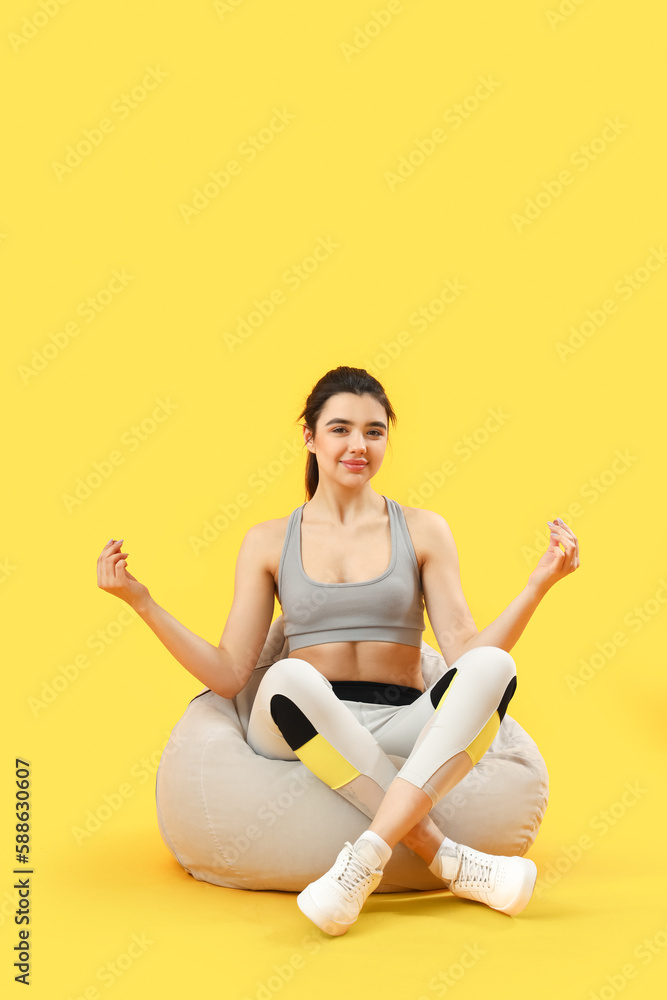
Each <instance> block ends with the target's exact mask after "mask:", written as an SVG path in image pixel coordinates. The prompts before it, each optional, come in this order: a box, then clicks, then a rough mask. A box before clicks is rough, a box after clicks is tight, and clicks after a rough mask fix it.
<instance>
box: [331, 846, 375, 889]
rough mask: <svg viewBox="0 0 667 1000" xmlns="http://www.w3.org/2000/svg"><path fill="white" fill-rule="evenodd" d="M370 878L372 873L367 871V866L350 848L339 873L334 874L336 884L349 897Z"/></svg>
mask: <svg viewBox="0 0 667 1000" xmlns="http://www.w3.org/2000/svg"><path fill="white" fill-rule="evenodd" d="M371 877H372V872H370V871H369V869H368V866H367V865H365V864H364V862H363V861H362V860H361V859H360V858H358V857H357V855H356V854H355V853H354V851H353V850H352V849H351V848H350V851H349V852H348V854H347V856H346V857H345V858H344V860H343V863H342V866H341V869H340V871H338V872H337V873H336V878H337V881H338V884H339V885H340V886H341V888H342V889H344V890H345V892H346V893H347V895H348V896H350V897H351V896H352V894H353V893H354V892H355V891H356V890H357V889H358V888H359V886H360V885H361V884H363V883H364V882H365V881H367V880H368V879H370V878H371Z"/></svg>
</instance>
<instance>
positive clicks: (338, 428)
mask: <svg viewBox="0 0 667 1000" xmlns="http://www.w3.org/2000/svg"><path fill="white" fill-rule="evenodd" d="M346 430H347V427H334V428H333V432H334V434H335V433H336V431H346ZM369 434H373V435H375V436H376V437H382V431H378V430H371V431H369Z"/></svg>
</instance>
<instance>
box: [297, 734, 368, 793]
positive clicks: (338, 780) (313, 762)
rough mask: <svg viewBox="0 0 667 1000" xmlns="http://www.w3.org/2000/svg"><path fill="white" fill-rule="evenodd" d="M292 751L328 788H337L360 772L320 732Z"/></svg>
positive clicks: (356, 776)
mask: <svg viewBox="0 0 667 1000" xmlns="http://www.w3.org/2000/svg"><path fill="white" fill-rule="evenodd" d="M294 753H295V754H296V755H297V757H298V758H299V760H301V761H302V762H303V763H304V764H305V765H306V767H307V768H308V770H309V771H312V772H313V774H314V775H316V777H318V778H320V779H321V780H322V781H324V782H325V783H326V784H327V785H328V786H329V788H339V787H340V786H341V785H345V784H347V782H348V781H352V779H353V778H358V777H359V775H360V773H361V772H360V771H357V769H356V768H355V767H352V764H350V762H349V760H345V758H344V757H343V755H342V754H340V753H338V751H337V750H336V749H335V748H334V747H332V746H331V744H330V743H327V741H326V740H325V738H324V737H323V736H322V734H321V733H317V735H316V736H313V738H312V739H311V740H308V742H307V743H304V744H303V746H300V747H299V749H298V750H295V751H294Z"/></svg>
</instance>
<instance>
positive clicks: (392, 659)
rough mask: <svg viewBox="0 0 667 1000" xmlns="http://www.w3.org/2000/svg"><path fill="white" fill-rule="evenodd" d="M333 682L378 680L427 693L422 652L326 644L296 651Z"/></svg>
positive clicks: (398, 646) (395, 646)
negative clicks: (422, 669) (422, 666)
mask: <svg viewBox="0 0 667 1000" xmlns="http://www.w3.org/2000/svg"><path fill="white" fill-rule="evenodd" d="M287 655H288V658H291V657H298V658H299V659H301V660H307V661H308V663H311V664H312V665H313V666H314V667H315V668H316V669H317V670H319V671H320V673H322V674H324V676H325V677H326V678H327V679H328V680H330V681H378V682H379V683H380V684H401V685H403V686H404V687H414V688H417V689H418V690H419V691H424V690H425V688H424V680H423V678H422V672H421V649H420V648H419V647H418V646H406V645H405V644H404V643H398V642H374V641H364V642H323V643H320V644H319V645H317V646H302V647H301V649H293V650H291V652H289V653H288V654H287Z"/></svg>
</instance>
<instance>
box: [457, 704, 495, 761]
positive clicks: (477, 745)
mask: <svg viewBox="0 0 667 1000" xmlns="http://www.w3.org/2000/svg"><path fill="white" fill-rule="evenodd" d="M499 729H500V716H499V715H498V712H494V713H493V715H492V716H491V718H490V719H489V721H488V722H487V723H486V725H485V726H484V728H483V729H482V730H481V731H480V732H479V733H478V734H477V736H476V737H475V739H474V740H473V741H472V743H471V744H470V745H469V746H467V747H466V748H465V752H466V753H467V754H468V756H469V757H470V760H471V761H472V762H473V765H475V764H476V763H477V761H478V760H481V758H482V757H483V756H484V754H485V753H486V751H487V750H488V749H489V747H490V746H491V744H492V743H493V740H494V737H495V735H496V733H497V732H498V730H499Z"/></svg>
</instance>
